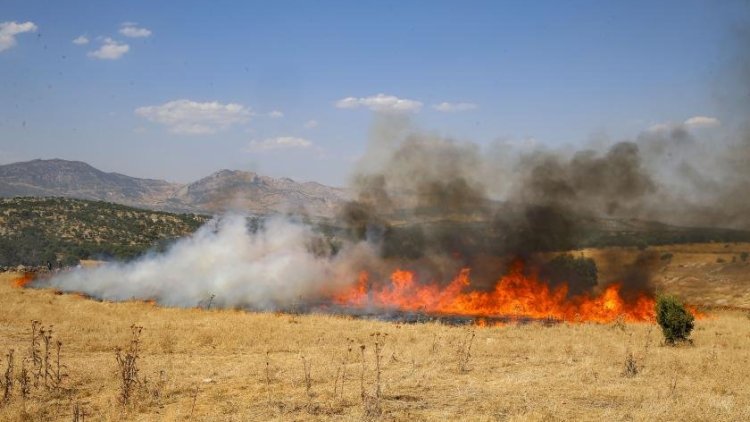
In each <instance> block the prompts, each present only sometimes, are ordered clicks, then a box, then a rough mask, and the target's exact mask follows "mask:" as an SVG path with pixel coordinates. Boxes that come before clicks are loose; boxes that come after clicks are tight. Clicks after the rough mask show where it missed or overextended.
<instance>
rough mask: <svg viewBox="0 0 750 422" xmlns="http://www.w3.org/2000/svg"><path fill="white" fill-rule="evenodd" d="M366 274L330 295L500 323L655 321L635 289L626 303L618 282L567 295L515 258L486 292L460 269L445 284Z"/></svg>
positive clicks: (359, 303) (400, 274)
mask: <svg viewBox="0 0 750 422" xmlns="http://www.w3.org/2000/svg"><path fill="white" fill-rule="evenodd" d="M368 282H369V279H368V275H367V273H362V274H360V276H359V281H358V283H357V284H356V285H355V286H353V287H352V288H351V289H349V290H348V291H346V292H343V293H341V294H338V295H336V296H335V297H334V301H335V302H336V303H338V304H340V305H342V306H347V307H352V308H359V309H366V308H368V307H374V308H376V309H385V310H387V309H393V310H397V311H400V312H403V311H410V312H416V311H419V312H422V313H425V314H430V315H455V316H471V317H482V318H485V319H483V320H482V321H487V319H486V318H491V319H494V320H499V321H502V320H503V318H505V319H509V318H511V317H512V318H513V319H520V320H528V319H534V320H554V321H568V322H602V323H607V322H612V321H614V320H615V319H617V318H624V319H625V320H626V321H628V322H645V321H653V319H654V300H653V299H652V298H651V297H649V296H648V295H647V293H645V292H643V293H640V294H639V295H638V296H637V297H636V298H634V299H633V300H631V301H626V300H625V299H624V298H623V296H622V295H621V294H620V289H621V286H620V285H618V284H611V285H609V286H607V287H606V288H604V290H603V292H601V293H600V294H598V295H589V294H582V295H577V296H573V297H570V296H569V295H568V287H567V285H565V284H560V285H559V286H557V287H554V288H553V287H550V285H549V284H548V283H545V282H543V281H540V280H539V278H538V277H537V276H536V275H535V274H527V273H526V272H525V271H524V264H523V262H522V261H520V260H516V261H515V262H514V263H513V264H512V265H511V268H510V271H509V272H508V274H507V275H505V276H503V277H501V278H500V280H499V281H498V282H497V283H496V284H495V286H494V288H493V289H492V290H490V291H478V290H472V289H471V288H470V284H471V281H470V270H469V269H464V270H462V271H461V272H460V274H459V275H458V276H457V277H456V278H455V279H454V280H453V281H451V282H450V283H449V284H448V285H446V286H440V285H438V284H429V283H428V284H425V283H417V281H416V276H415V275H414V273H413V272H410V271H404V270H396V271H395V272H393V274H392V275H391V278H390V283H386V284H381V285H380V286H369V283H368Z"/></svg>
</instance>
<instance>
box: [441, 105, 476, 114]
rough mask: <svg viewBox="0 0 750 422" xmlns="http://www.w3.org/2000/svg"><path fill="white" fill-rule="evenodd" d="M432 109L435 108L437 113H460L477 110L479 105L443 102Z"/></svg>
mask: <svg viewBox="0 0 750 422" xmlns="http://www.w3.org/2000/svg"><path fill="white" fill-rule="evenodd" d="M432 108H434V109H435V110H437V111H442V112H443V113H456V112H459V111H469V110H474V109H475V108H477V105H476V104H474V103H449V102H442V103H440V104H434V105H433V106H432Z"/></svg>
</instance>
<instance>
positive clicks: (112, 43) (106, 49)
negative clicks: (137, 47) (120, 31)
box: [88, 38, 130, 60]
mask: <svg viewBox="0 0 750 422" xmlns="http://www.w3.org/2000/svg"><path fill="white" fill-rule="evenodd" d="M128 51H130V46H129V45H127V44H125V43H121V42H118V41H116V40H113V39H112V38H105V39H104V40H102V45H101V47H99V48H98V49H96V50H93V51H89V52H88V56H89V57H93V58H95V59H101V60H117V59H119V58H120V57H122V56H123V55H125V53H127V52H128Z"/></svg>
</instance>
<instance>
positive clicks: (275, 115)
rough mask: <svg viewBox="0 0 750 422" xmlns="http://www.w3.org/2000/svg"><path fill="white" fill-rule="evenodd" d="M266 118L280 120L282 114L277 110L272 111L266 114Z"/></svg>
mask: <svg viewBox="0 0 750 422" xmlns="http://www.w3.org/2000/svg"><path fill="white" fill-rule="evenodd" d="M268 117H270V118H272V119H280V118H282V117H284V113H282V112H281V111H279V110H274V111H272V112H270V113H268Z"/></svg>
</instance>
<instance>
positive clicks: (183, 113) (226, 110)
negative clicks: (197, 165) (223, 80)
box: [135, 99, 253, 135]
mask: <svg viewBox="0 0 750 422" xmlns="http://www.w3.org/2000/svg"><path fill="white" fill-rule="evenodd" d="M135 114H136V115H138V116H140V117H143V118H145V119H147V120H149V121H152V122H155V123H159V124H162V125H164V126H166V127H167V128H168V129H169V131H170V132H172V133H181V134H188V135H201V134H210V133H215V132H217V131H219V130H223V129H227V128H229V127H230V126H232V125H234V124H238V123H244V122H246V121H248V120H249V119H250V117H252V116H253V112H252V111H251V110H250V109H249V108H247V107H245V106H243V105H242V104H235V103H228V104H222V103H220V102H217V101H211V102H203V103H201V102H197V101H191V100H186V99H180V100H174V101H169V102H167V103H164V104H161V105H152V106H144V107H139V108H137V109H136V110H135Z"/></svg>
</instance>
